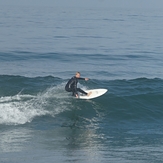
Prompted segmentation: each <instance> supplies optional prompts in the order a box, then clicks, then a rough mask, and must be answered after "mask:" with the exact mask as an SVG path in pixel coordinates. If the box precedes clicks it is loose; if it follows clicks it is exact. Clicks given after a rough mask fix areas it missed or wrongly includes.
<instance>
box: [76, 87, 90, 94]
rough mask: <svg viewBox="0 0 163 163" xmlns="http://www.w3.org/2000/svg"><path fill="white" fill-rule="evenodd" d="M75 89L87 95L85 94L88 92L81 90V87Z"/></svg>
mask: <svg viewBox="0 0 163 163" xmlns="http://www.w3.org/2000/svg"><path fill="white" fill-rule="evenodd" d="M76 90H77V91H78V92H80V93H82V94H85V95H87V94H88V93H87V92H85V91H83V90H82V89H80V88H77V89H76Z"/></svg>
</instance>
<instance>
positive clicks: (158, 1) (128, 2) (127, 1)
mask: <svg viewBox="0 0 163 163" xmlns="http://www.w3.org/2000/svg"><path fill="white" fill-rule="evenodd" d="M0 5H43V6H73V7H75V6H81V7H83V6H84V7H85V6H88V7H131V8H135V7H136V8H163V0H0Z"/></svg>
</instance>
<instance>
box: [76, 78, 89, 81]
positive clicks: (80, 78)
mask: <svg viewBox="0 0 163 163" xmlns="http://www.w3.org/2000/svg"><path fill="white" fill-rule="evenodd" d="M78 79H79V80H86V81H87V80H89V78H78Z"/></svg>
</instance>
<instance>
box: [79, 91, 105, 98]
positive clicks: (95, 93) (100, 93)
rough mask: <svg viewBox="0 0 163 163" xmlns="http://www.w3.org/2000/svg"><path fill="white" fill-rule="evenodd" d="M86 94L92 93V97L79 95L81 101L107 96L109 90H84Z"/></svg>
mask: <svg viewBox="0 0 163 163" xmlns="http://www.w3.org/2000/svg"><path fill="white" fill-rule="evenodd" d="M84 91H85V92H87V93H89V92H92V93H91V95H89V96H86V95H81V94H79V99H92V98H96V97H99V96H102V95H103V94H105V93H106V92H107V91H108V90H107V89H91V90H84Z"/></svg>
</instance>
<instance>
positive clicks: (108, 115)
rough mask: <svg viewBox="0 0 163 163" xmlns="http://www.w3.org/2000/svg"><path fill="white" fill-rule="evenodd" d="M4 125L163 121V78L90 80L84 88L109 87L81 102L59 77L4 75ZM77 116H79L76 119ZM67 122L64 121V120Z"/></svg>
mask: <svg viewBox="0 0 163 163" xmlns="http://www.w3.org/2000/svg"><path fill="white" fill-rule="evenodd" d="M0 82H1V90H0V112H1V114H0V124H1V125H2V124H3V125H19V124H26V123H32V122H33V121H40V120H41V119H44V120H45V119H49V118H55V119H56V120H57V119H58V120H57V121H56V124H57V123H59V124H61V125H64V124H69V121H70V120H72V119H73V118H78V119H79V117H80V121H82V123H80V125H84V126H85V125H90V124H91V123H99V122H100V123H101V124H107V123H122V122H123V123H126V124H129V123H131V122H133V123H142V122H151V123H153V122H157V121H162V119H163V110H162V106H163V100H162V99H163V92H162V87H163V81H162V79H157V78H155V79H147V78H138V79H133V80H112V81H108V80H94V79H92V80H90V81H89V82H87V83H85V82H81V83H79V87H81V88H82V89H93V88H107V89H108V92H107V93H106V94H105V95H103V96H101V97H99V98H96V99H93V100H77V99H74V98H72V97H71V95H70V94H69V93H67V92H65V90H64V86H65V84H66V82H67V80H65V79H60V78H57V77H52V76H47V77H35V78H28V77H23V76H6V75H1V76H0ZM73 115H75V117H73ZM62 120H63V121H62Z"/></svg>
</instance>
